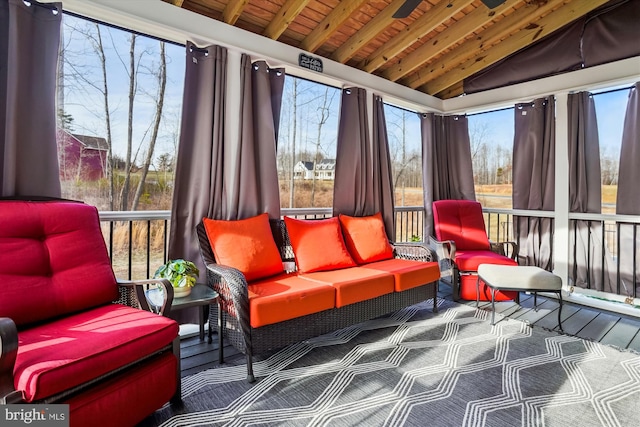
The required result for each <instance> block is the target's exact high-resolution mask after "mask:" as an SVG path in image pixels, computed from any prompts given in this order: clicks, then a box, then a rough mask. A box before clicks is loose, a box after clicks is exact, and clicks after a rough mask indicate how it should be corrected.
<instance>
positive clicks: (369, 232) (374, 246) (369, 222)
mask: <svg viewBox="0 0 640 427" xmlns="http://www.w3.org/2000/svg"><path fill="white" fill-rule="evenodd" d="M338 218H339V219H340V226H341V227H342V231H343V234H344V241H345V243H346V244H347V248H348V249H349V253H350V254H351V256H352V257H353V259H354V261H355V262H357V263H358V264H366V263H369V262H375V261H381V260H385V259H391V258H393V247H391V244H390V243H389V238H388V237H387V232H386V231H385V228H384V221H383V220H382V214H381V213H380V212H378V213H377V214H375V215H370V216H363V217H354V216H348V215H343V214H340V216H339V217H338Z"/></svg>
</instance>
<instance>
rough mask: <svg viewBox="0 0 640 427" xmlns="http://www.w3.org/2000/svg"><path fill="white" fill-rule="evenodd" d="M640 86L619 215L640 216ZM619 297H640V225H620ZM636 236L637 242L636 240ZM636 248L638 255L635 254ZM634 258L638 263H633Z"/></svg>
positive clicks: (623, 159) (629, 119)
mask: <svg viewBox="0 0 640 427" xmlns="http://www.w3.org/2000/svg"><path fill="white" fill-rule="evenodd" d="M638 90H640V82H639V83H636V84H635V85H634V86H633V87H632V88H631V91H630V92H629V101H628V103H627V112H626V114H625V117H624V127H623V130H622V147H621V150H620V169H619V171H618V195H617V200H616V213H617V214H620V215H640V190H639V189H638V186H639V185H640V95H639V94H638ZM618 227H619V228H618V233H619V235H618V237H619V239H620V246H619V247H618V257H619V263H620V276H619V278H620V287H619V290H620V293H622V294H624V295H634V293H633V292H634V280H635V292H636V293H635V295H636V296H640V225H637V224H636V225H635V226H634V225H630V224H622V223H620V224H618ZM634 236H635V239H634ZM634 248H635V251H634ZM634 256H635V259H634Z"/></svg>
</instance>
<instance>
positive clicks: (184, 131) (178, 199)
mask: <svg viewBox="0 0 640 427" xmlns="http://www.w3.org/2000/svg"><path fill="white" fill-rule="evenodd" d="M226 81H227V50H226V49H225V48H224V47H220V46H208V47H206V48H204V49H201V48H198V47H196V46H195V45H194V44H193V43H192V42H187V52H186V68H185V82H184V95H183V101H182V121H181V126H180V144H179V146H178V157H177V160H176V173H175V191H174V192H173V205H172V209H171V229H170V236H169V251H168V255H169V258H170V259H175V258H184V259H188V260H190V261H193V262H194V263H196V265H197V266H198V268H200V271H201V274H202V275H203V277H204V274H205V273H204V272H205V270H204V264H203V262H202V260H201V258H200V252H199V249H198V239H197V238H196V236H195V226H196V225H197V224H198V223H199V222H200V220H202V218H203V217H204V216H207V217H210V218H222V217H223V215H224V214H225V212H224V208H225V206H224V204H223V199H224V194H223V191H224V189H223V179H222V177H223V172H224V169H223V160H224V145H223V143H224V135H225V131H224V116H225V86H226Z"/></svg>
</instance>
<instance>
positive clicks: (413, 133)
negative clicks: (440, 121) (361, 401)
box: [62, 14, 628, 163]
mask: <svg viewBox="0 0 640 427" xmlns="http://www.w3.org/2000/svg"><path fill="white" fill-rule="evenodd" d="M63 23H64V25H63V30H64V35H63V42H62V43H63V45H64V46H65V51H66V54H65V55H66V58H67V60H68V61H69V62H71V61H72V62H73V64H74V65H75V67H76V69H75V71H77V72H79V73H80V74H81V75H82V76H83V77H84V78H86V80H87V81H88V82H90V83H87V82H84V83H83V85H82V88H79V87H78V85H77V83H78V82H79V81H80V80H79V79H78V78H75V83H74V82H73V80H74V78H73V71H74V70H72V69H71V68H69V66H68V65H66V66H65V71H64V72H65V87H64V110H65V112H66V113H67V114H70V115H71V116H73V119H74V122H73V123H74V131H75V132H76V133H83V134H87V135H93V136H99V137H100V136H101V137H105V136H106V130H105V126H104V106H103V105H104V104H103V98H102V94H100V92H98V91H97V90H95V89H94V88H92V87H91V85H92V84H97V85H101V82H102V79H101V69H100V67H99V64H100V62H99V60H98V58H97V56H96V54H95V52H94V51H93V49H92V46H91V40H90V39H88V38H87V37H85V36H84V35H82V34H81V31H86V30H87V29H88V30H90V31H91V32H93V33H94V34H95V26H94V25H93V24H92V23H90V22H89V21H86V20H83V19H81V18H76V17H74V16H71V15H68V14H65V16H64V20H63ZM100 27H101V31H102V37H103V44H104V46H105V56H106V63H107V74H108V77H107V79H108V87H109V102H110V107H111V110H110V113H111V119H112V132H113V136H112V140H113V148H114V153H115V154H118V155H120V156H124V154H125V152H126V151H125V150H126V138H127V135H126V130H127V117H128V111H127V108H128V88H129V84H128V74H127V65H128V60H129V34H128V33H126V32H124V31H121V30H118V29H115V28H110V27H107V26H104V25H101V26H100ZM79 30H80V31H79ZM165 47H166V57H167V87H166V95H165V106H164V114H163V122H162V125H161V135H160V137H159V141H158V145H157V147H156V157H157V156H158V155H160V154H162V153H166V152H168V153H172V154H173V153H174V150H175V145H176V144H177V140H178V132H179V123H180V116H181V108H182V107H181V106H182V88H183V84H184V68H185V47H184V46H178V45H175V44H170V43H166V44H165ZM143 51H144V53H142V52H143ZM136 52H137V53H136V55H137V56H139V57H140V58H141V64H142V65H143V67H142V68H141V69H142V73H141V78H140V83H139V87H138V89H139V90H138V94H137V96H136V103H135V107H134V136H133V140H134V151H135V150H136V146H138V145H140V143H141V141H144V143H143V144H142V145H143V146H144V145H145V144H146V143H147V141H148V137H149V134H150V126H151V124H152V122H153V113H154V111H155V105H154V104H153V103H152V102H150V98H149V96H147V95H146V94H145V93H144V92H145V91H146V92H148V93H151V94H154V93H155V91H156V87H155V79H154V77H153V76H152V75H150V74H149V71H152V70H154V69H157V63H158V52H159V42H158V41H157V40H154V39H151V38H149V37H139V38H138V39H137V46H136ZM140 55H141V56H140ZM145 67H146V68H149V69H150V70H145V69H144V68H145ZM291 86H292V78H291V77H287V78H286V79H285V94H284V96H283V112H282V117H283V119H282V120H286V119H287V118H290V114H291V109H290V106H288V105H287V96H290V93H291ZM325 87H326V86H324V85H319V84H315V83H312V82H308V81H305V80H300V87H299V90H300V93H301V99H303V100H304V98H305V97H307V98H314V97H315V99H316V101H314V102H309V103H308V104H307V105H304V106H302V107H300V108H299V114H307V115H308V117H309V119H308V120H301V121H300V123H299V129H298V135H297V138H296V139H297V140H298V141H300V143H299V144H300V146H299V148H297V149H298V150H300V149H307V150H309V151H312V150H313V149H314V141H315V140H316V138H317V116H318V113H319V111H320V102H319V101H318V100H317V97H318V94H321V93H323V92H324V88H325ZM329 92H330V95H329V96H330V97H332V98H331V102H330V106H329V107H330V108H329V110H330V115H329V118H328V120H327V123H326V125H325V126H323V129H322V135H323V140H325V141H326V142H325V143H324V144H323V147H322V151H323V154H324V155H325V156H326V157H333V156H335V154H332V153H335V141H336V138H337V122H338V116H339V104H340V90H339V89H337V88H330V89H329ZM627 97H628V90H626V91H614V92H609V93H602V94H597V95H595V97H594V99H595V103H596V110H597V115H598V129H599V137H600V144H601V147H603V149H604V150H605V152H606V153H607V154H608V155H610V156H614V157H615V156H616V155H617V153H619V150H620V141H621V137H622V123H623V120H624V114H625V108H626V104H627ZM385 111H386V112H387V113H386V114H387V129H388V132H389V139H390V141H393V140H396V141H397V140H399V139H400V138H401V137H402V136H401V129H400V127H399V126H398V125H397V124H398V123H399V121H400V117H401V115H402V110H400V109H398V108H396V107H393V106H389V105H387V106H386V107H385ZM405 117H406V120H407V122H406V125H407V129H408V132H407V141H408V149H409V150H418V151H419V150H420V134H419V133H420V121H419V116H418V114H405ZM481 124H484V126H486V132H487V133H486V135H485V136H486V137H487V141H488V142H490V143H491V144H496V145H501V146H503V147H504V148H508V149H511V147H512V146H513V110H512V109H503V110H498V111H492V112H487V113H480V114H473V115H470V116H469V128H470V130H472V129H473V128H474V126H478V125H481ZM281 126H284V122H283V124H281ZM280 135H281V138H280V140H281V142H280V143H284V144H289V142H288V139H289V138H290V137H291V132H290V131H289V132H286V131H284V132H283V131H281V132H280ZM142 151H143V150H142ZM142 157H143V152H141V153H140V154H138V160H137V162H138V163H140V162H141V160H142Z"/></svg>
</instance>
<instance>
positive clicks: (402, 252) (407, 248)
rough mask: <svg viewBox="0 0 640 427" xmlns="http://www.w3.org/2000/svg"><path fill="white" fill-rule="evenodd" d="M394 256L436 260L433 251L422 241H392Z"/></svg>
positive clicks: (425, 260) (426, 260)
mask: <svg viewBox="0 0 640 427" xmlns="http://www.w3.org/2000/svg"><path fill="white" fill-rule="evenodd" d="M391 246H392V247H393V255H394V257H395V258H400V259H408V260H414V261H424V262H431V261H435V260H436V256H435V253H434V252H433V250H432V249H431V248H429V247H428V246H427V245H425V244H423V243H392V244H391Z"/></svg>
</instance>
